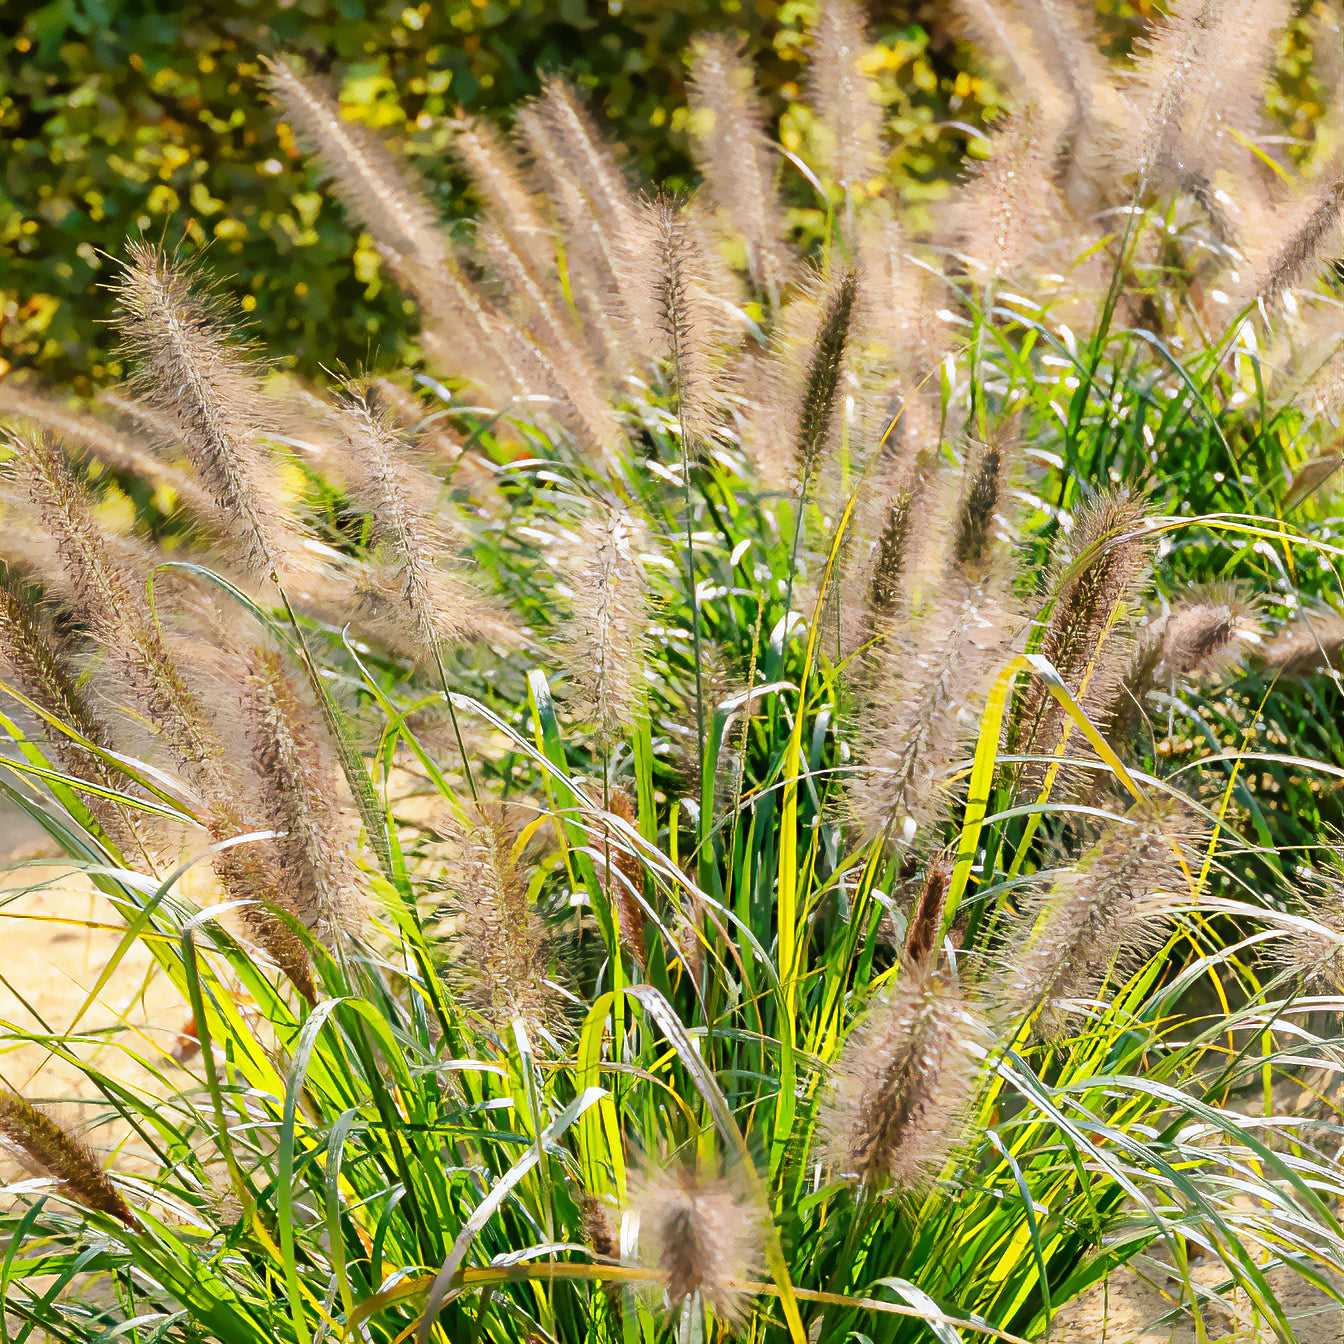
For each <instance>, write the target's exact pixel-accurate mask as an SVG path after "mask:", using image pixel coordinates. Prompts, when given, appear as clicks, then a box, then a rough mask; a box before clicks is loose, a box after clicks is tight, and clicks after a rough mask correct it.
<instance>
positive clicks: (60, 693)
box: [0, 562, 137, 849]
mask: <svg viewBox="0 0 1344 1344" xmlns="http://www.w3.org/2000/svg"><path fill="white" fill-rule="evenodd" d="M0 669H3V670H5V671H8V672H9V674H10V675H11V676H13V677H14V678H15V679H16V681H17V682H18V685H19V688H20V689H21V690H22V691H23V692H24V694H25V695H27V696H28V698H29V699H30V700H32V701H33V702H34V703H35V704H38V705H40V706H41V707H42V708H43V709H45V710H46V711H47V712H48V713H49V714H52V715H54V716H55V717H56V718H57V719H58V720H59V721H60V722H61V723H63V724H65V725H66V726H67V727H70V728H73V729H74V730H75V731H76V732H77V733H79V734H80V736H81V737H83V738H85V739H86V740H87V741H88V742H90V743H91V744H92V745H93V746H94V747H101V748H104V749H106V748H108V747H110V746H111V743H112V730H111V728H110V727H109V725H108V724H107V723H106V722H105V721H104V720H103V718H102V717H101V715H100V714H99V713H98V711H97V709H96V708H95V706H94V702H93V700H92V699H91V697H90V696H89V695H88V693H87V691H86V689H85V687H84V685H83V684H82V683H81V681H80V678H79V670H78V668H77V667H75V666H74V664H73V662H72V660H71V658H70V655H69V651H68V650H67V649H66V648H65V646H64V643H63V642H62V641H61V640H60V639H59V638H57V636H56V634H55V632H54V631H53V630H52V628H51V624H50V622H49V621H47V620H45V619H44V618H43V613H42V611H41V607H40V605H39V602H38V599H37V596H36V592H35V590H34V588H33V587H32V585H30V584H27V583H25V582H24V581H23V580H22V578H21V577H20V576H19V575H18V574H17V573H16V572H15V571H14V570H13V569H11V568H10V567H9V566H8V565H6V564H4V563H3V562H0ZM43 727H44V730H45V736H46V739H47V742H48V744H49V745H50V747H51V750H52V751H53V752H54V754H55V756H56V759H57V761H58V762H59V764H60V766H61V768H62V769H63V770H64V771H65V772H66V773H67V774H69V775H72V776H73V777H74V778H76V779H84V780H88V781H89V782H90V783H91V784H97V785H99V786H101V787H103V788H109V789H118V788H122V787H124V785H125V782H126V781H125V780H124V779H123V778H122V777H121V775H120V773H119V772H118V771H117V770H116V769H115V767H112V766H109V765H108V763H107V761H106V760H105V759H104V758H103V757H101V756H99V755H98V754H97V753H96V752H94V751H90V750H87V749H86V748H84V747H82V746H80V745H79V744H78V743H75V742H72V741H71V740H70V738H69V737H67V736H66V735H65V734H64V733H62V732H60V731H59V730H57V729H54V728H48V727H47V726H46V725H45V724H44V725H43ZM87 804H88V807H89V810H90V811H91V812H92V814H93V815H94V817H95V818H96V819H97V821H98V823H99V825H100V826H101V827H102V828H103V830H104V832H105V833H106V834H107V836H108V838H109V839H111V840H112V841H113V843H115V844H116V845H117V847H118V848H119V849H124V848H126V846H127V844H128V842H134V841H135V839H136V835H137V833H136V827H135V823H134V820H133V818H132V815H131V814H129V813H126V812H124V811H122V810H121V809H119V808H118V807H117V806H116V805H115V804H113V803H110V802H108V801H106V800H104V799H99V798H89V799H88V800H87Z"/></svg>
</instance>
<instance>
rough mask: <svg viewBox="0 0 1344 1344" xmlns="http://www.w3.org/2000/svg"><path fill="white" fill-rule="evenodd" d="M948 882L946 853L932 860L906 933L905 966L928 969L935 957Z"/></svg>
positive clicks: (948, 868)
mask: <svg viewBox="0 0 1344 1344" xmlns="http://www.w3.org/2000/svg"><path fill="white" fill-rule="evenodd" d="M951 882H952V865H951V864H950V863H949V862H948V860H947V856H946V855H945V854H939V855H938V856H937V857H936V858H934V859H931V860H930V861H929V866H928V868H926V869H925V871H924V884H923V886H922V887H921V888H920V891H919V897H918V899H917V900H916V901H915V904H914V908H913V909H912V910H911V911H910V923H909V925H908V927H907V929H906V934H905V965H906V967H907V968H908V969H909V970H910V971H912V972H914V971H920V972H922V971H927V970H931V969H932V968H933V966H934V964H935V962H936V961H937V959H938V935H939V933H940V932H941V930H942V925H943V907H944V905H945V904H946V903H947V889H948V887H949V886H950V884H951Z"/></svg>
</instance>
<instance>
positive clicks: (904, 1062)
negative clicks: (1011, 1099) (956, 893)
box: [821, 966, 985, 1191]
mask: <svg viewBox="0 0 1344 1344" xmlns="http://www.w3.org/2000/svg"><path fill="white" fill-rule="evenodd" d="M984 1035H985V1028H984V1024H983V1021H982V1019H981V1017H980V1015H979V1013H978V1012H977V1011H976V1010H975V1009H974V1008H973V1007H972V1006H971V1005H970V1004H969V1003H968V1002H967V1001H966V999H965V998H964V997H963V995H962V993H961V991H960V990H959V989H958V988H957V987H956V985H955V984H954V983H953V982H952V981H951V980H950V979H949V978H947V977H946V976H944V975H941V974H937V973H935V972H934V971H933V970H932V969H931V968H929V967H928V966H910V967H907V969H906V970H905V971H904V972H903V973H902V975H901V978H900V980H899V981H898V982H897V984H896V986H895V987H894V988H893V989H890V990H888V991H887V992H886V993H884V994H883V995H882V997H881V998H879V999H878V1001H877V1002H876V1003H875V1004H874V1005H873V1006H872V1007H871V1008H870V1009H869V1010H868V1011H867V1013H865V1014H864V1016H863V1017H862V1018H861V1019H860V1021H859V1023H858V1024H857V1025H856V1026H855V1027H854V1028H853V1029H852V1030H851V1031H850V1033H849V1036H848V1038H847V1039H846V1041H845V1045H844V1049H843V1050H842V1052H841V1055H840V1059H839V1062H838V1063H837V1065H836V1066H835V1069H834V1071H833V1073H832V1076H831V1080H830V1083H829V1085H828V1091H827V1095H826V1098H825V1103H824V1109H823V1113H822V1125H821V1128H822V1134H823V1136H824V1137H823V1150H824V1152H825V1155H826V1157H827V1159H828V1160H829V1162H830V1163H831V1165H832V1167H833V1168H834V1170H835V1171H836V1172H837V1173H840V1174H843V1175H845V1176H848V1177H850V1178H851V1179H853V1180H857V1181H858V1182H859V1183H860V1184H861V1185H863V1186H865V1187H867V1188H869V1189H871V1190H874V1191H878V1190H882V1189H884V1188H887V1187H891V1188H894V1189H895V1190H898V1191H918V1190H920V1189H922V1188H923V1187H925V1186H926V1185H927V1184H928V1182H929V1181H930V1180H931V1179H932V1178H933V1177H934V1176H936V1175H937V1173H938V1171H939V1169H940V1168H941V1167H942V1166H943V1165H944V1163H946V1161H947V1160H948V1158H949V1156H950V1155H951V1153H952V1151H953V1150H954V1148H955V1147H956V1145H957V1142H958V1141H959V1140H960V1139H961V1137H962V1135H963V1133H964V1131H965V1124H966V1111H967V1108H968V1106H969V1103H970V1100H971V1098H972V1096H973V1095H974V1091H975V1085H976V1080H977V1077H978V1075H979V1070H980V1059H981V1057H982V1054H983V1039H982V1038H983V1037H984Z"/></svg>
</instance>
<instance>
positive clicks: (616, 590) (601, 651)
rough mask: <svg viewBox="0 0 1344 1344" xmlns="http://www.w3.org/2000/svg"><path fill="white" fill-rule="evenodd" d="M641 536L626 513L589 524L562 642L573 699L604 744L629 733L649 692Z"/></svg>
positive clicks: (577, 710)
mask: <svg viewBox="0 0 1344 1344" xmlns="http://www.w3.org/2000/svg"><path fill="white" fill-rule="evenodd" d="M637 540H638V537H637V534H636V532H635V530H634V528H633V525H632V521H631V518H630V516H629V515H628V514H625V513H612V514H611V515H609V516H608V517H607V518H605V519H595V520H593V521H592V522H590V523H588V524H587V525H586V526H585V528H584V539H583V549H584V551H585V552H586V556H585V563H584V566H583V568H582V570H581V571H580V572H579V573H578V574H577V575H576V577H575V579H574V588H575V592H574V604H573V612H574V614H573V617H572V619H571V621H570V623H569V629H568V632H567V634H566V637H565V641H564V645H563V661H564V664H565V670H566V672H567V673H568V675H569V691H568V693H567V697H566V698H567V699H568V700H569V701H570V703H571V704H572V706H573V708H574V711H575V713H576V714H577V715H578V716H579V717H580V718H581V719H583V720H585V721H587V722H588V723H591V724H592V725H593V730H594V733H595V735H596V738H597V741H598V743H599V744H600V745H601V746H602V747H603V748H604V749H605V748H606V747H608V746H610V745H611V743H613V742H615V741H617V740H618V739H619V738H621V737H623V736H624V735H625V733H626V731H627V729H628V727H629V724H630V716H631V715H632V713H633V712H634V710H635V707H636V705H637V704H638V703H639V701H640V699H641V697H642V696H643V693H644V685H643V682H644V656H643V655H644V639H645V632H646V629H647V625H648V609H647V605H646V599H645V585H644V576H643V572H642V570H641V568H640V564H639V560H638V558H637V555H636V553H635V546H636V543H637Z"/></svg>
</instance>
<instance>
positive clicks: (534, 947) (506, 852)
mask: <svg viewBox="0 0 1344 1344" xmlns="http://www.w3.org/2000/svg"><path fill="white" fill-rule="evenodd" d="M460 839H461V843H462V857H461V860H460V862H459V864H458V866H457V869H456V871H455V872H453V873H451V874H450V875H449V879H448V880H449V884H450V887H451V890H452V899H451V900H450V902H449V906H448V913H449V915H450V916H451V917H452V918H453V919H454V920H455V922H456V924H457V931H456V933H455V934H454V935H453V936H452V937H451V939H450V945H451V947H452V968H451V969H452V974H453V978H454V980H456V981H457V983H458V986H459V988H460V992H461V994H462V996H463V998H464V999H465V1000H466V1002H467V1003H469V1004H470V1005H471V1006H472V1007H473V1008H474V1009H475V1010H476V1011H477V1012H478V1013H480V1015H481V1016H482V1017H483V1018H484V1019H485V1020H486V1022H488V1023H489V1024H490V1026H491V1027H493V1028H494V1029H495V1030H496V1031H500V1032H502V1031H504V1030H506V1029H507V1028H508V1026H509V1024H510V1023H511V1022H513V1021H515V1020H517V1019H521V1020H522V1021H523V1023H524V1024H525V1025H526V1026H527V1028H528V1030H529V1032H531V1033H533V1034H534V1035H535V1034H536V1033H538V1032H547V1031H549V1032H552V1033H553V1032H554V1031H555V1030H556V1028H557V1026H558V1025H559V1024H560V1020H561V1019H560V1001H559V996H558V994H557V992H556V990H555V989H554V988H553V987H552V986H551V985H550V984H549V983H548V980H547V966H548V962H549V960H550V948H549V942H550V940H549V938H548V936H547V932H546V926H545V924H544V922H543V921H542V919H541V916H540V915H539V914H538V913H537V910H536V908H535V907H534V906H533V905H532V902H531V901H530V900H529V899H528V894H527V875H526V874H525V873H524V872H523V871H521V869H520V867H519V863H518V856H517V855H516V853H515V851H514V845H513V837H512V835H511V834H510V830H509V827H508V825H507V823H506V821H505V819H504V816H503V812H502V810H496V811H495V812H493V813H490V814H484V815H481V816H478V817H477V818H476V819H475V820H474V821H473V823H472V825H471V827H470V829H468V830H465V831H464V832H463V833H462V834H461V836H460Z"/></svg>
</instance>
